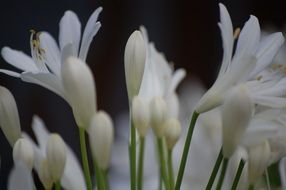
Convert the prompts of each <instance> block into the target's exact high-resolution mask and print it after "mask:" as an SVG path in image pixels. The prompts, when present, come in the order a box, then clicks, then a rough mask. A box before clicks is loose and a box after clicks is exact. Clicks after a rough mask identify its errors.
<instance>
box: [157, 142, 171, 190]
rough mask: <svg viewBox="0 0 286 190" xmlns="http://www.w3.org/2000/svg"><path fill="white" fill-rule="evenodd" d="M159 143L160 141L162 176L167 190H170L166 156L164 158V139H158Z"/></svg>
mask: <svg viewBox="0 0 286 190" xmlns="http://www.w3.org/2000/svg"><path fill="white" fill-rule="evenodd" d="M157 141H158V150H159V158H160V169H161V175H162V178H163V182H164V185H165V189H166V190H170V184H169V183H168V182H169V180H168V177H167V171H166V161H165V156H164V147H163V138H158V139H157Z"/></svg>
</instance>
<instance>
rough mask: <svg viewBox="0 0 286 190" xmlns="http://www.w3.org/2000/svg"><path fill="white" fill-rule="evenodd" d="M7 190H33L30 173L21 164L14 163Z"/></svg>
mask: <svg viewBox="0 0 286 190" xmlns="http://www.w3.org/2000/svg"><path fill="white" fill-rule="evenodd" d="M7 189H8V190H19V189H21V190H33V189H34V182H33V178H32V173H31V171H30V170H29V169H28V168H27V166H25V164H23V163H22V162H19V163H17V162H16V163H15V166H14V168H13V169H12V171H11V173H10V175H9V178H8V188H7Z"/></svg>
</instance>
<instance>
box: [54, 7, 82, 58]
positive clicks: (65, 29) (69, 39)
mask: <svg viewBox="0 0 286 190" xmlns="http://www.w3.org/2000/svg"><path fill="white" fill-rule="evenodd" d="M80 37H81V25H80V22H79V19H78V17H77V16H76V14H75V13H74V12H72V11H66V12H65V14H64V16H63V17H62V19H61V21H60V31H59V42H60V49H61V50H62V49H63V48H64V47H65V46H66V45H67V44H69V43H71V44H72V45H73V46H74V49H75V53H76V54H75V55H74V56H76V57H77V55H78V51H79V43H80Z"/></svg>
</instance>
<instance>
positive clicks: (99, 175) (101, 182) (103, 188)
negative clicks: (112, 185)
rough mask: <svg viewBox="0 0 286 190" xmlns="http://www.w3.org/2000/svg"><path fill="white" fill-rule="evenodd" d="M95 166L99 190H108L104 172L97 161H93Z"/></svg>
mask: <svg viewBox="0 0 286 190" xmlns="http://www.w3.org/2000/svg"><path fill="white" fill-rule="evenodd" d="M93 165H94V171H95V179H96V185H97V188H98V190H106V186H105V180H104V176H103V172H102V170H101V169H100V168H99V167H98V164H97V162H96V160H95V159H94V161H93Z"/></svg>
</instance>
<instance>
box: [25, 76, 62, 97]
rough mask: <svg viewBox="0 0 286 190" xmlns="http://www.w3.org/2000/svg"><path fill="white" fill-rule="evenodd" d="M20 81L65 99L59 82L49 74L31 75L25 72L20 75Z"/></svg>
mask: <svg viewBox="0 0 286 190" xmlns="http://www.w3.org/2000/svg"><path fill="white" fill-rule="evenodd" d="M21 79H22V80H23V81H25V82H29V83H34V84H38V85H40V86H42V87H44V88H46V89H49V90H51V91H52V92H54V93H56V94H57V95H59V96H61V97H62V98H64V99H65V95H64V94H65V93H64V90H63V87H62V83H61V80H60V79H59V78H58V77H57V76H56V75H53V74H51V73H31V72H26V73H22V74H21Z"/></svg>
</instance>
